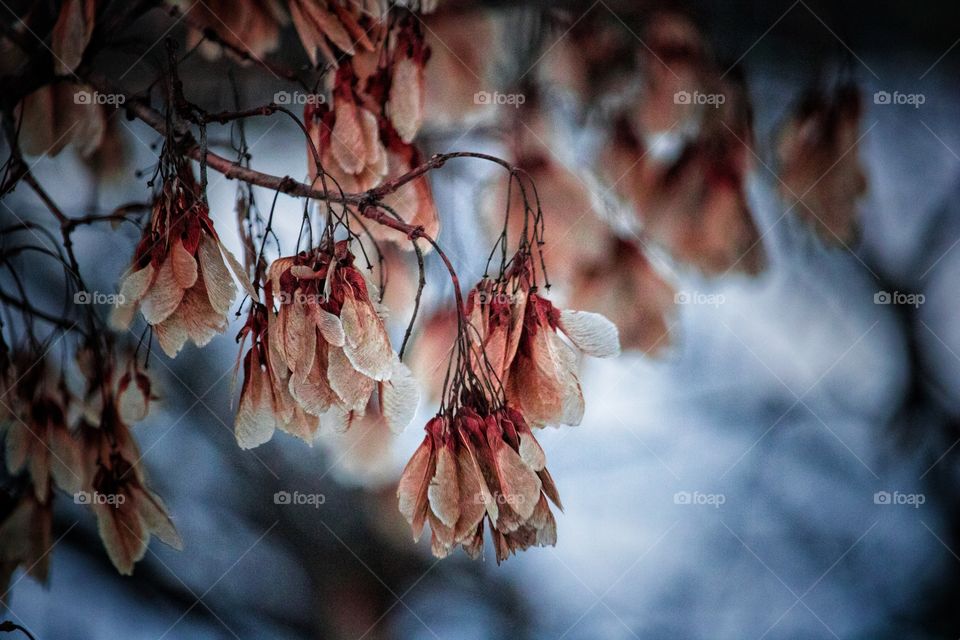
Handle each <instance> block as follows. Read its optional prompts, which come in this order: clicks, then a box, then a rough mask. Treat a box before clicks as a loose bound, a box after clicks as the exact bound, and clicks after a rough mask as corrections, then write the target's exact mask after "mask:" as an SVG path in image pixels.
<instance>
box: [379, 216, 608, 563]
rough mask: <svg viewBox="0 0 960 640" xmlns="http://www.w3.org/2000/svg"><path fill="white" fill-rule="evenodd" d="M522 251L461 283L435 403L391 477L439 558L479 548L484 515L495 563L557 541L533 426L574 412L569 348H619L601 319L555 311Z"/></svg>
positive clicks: (577, 396)
mask: <svg viewBox="0 0 960 640" xmlns="http://www.w3.org/2000/svg"><path fill="white" fill-rule="evenodd" d="M535 236H536V234H535V233H534V237H535ZM521 247H523V248H522V249H521V251H520V252H519V253H518V254H517V255H516V256H514V258H513V259H512V260H511V261H510V264H509V265H502V267H501V275H500V276H499V277H498V278H496V279H491V278H485V279H483V280H482V281H481V282H479V283H478V284H477V285H476V286H475V287H474V288H473V289H472V290H471V291H470V293H469V295H468V297H467V301H466V305H465V309H464V314H463V315H462V316H461V317H460V318H459V322H460V325H459V327H460V329H459V332H458V338H457V349H456V351H455V352H454V353H453V354H452V356H451V368H452V369H453V373H452V375H451V372H450V371H449V370H448V374H447V379H446V380H445V381H444V398H445V402H444V404H443V405H442V406H441V410H440V413H438V415H437V416H436V417H435V418H433V419H432V420H430V422H428V423H427V426H426V428H425V430H426V432H427V435H426V437H425V438H424V441H423V443H422V444H421V445H420V447H419V449H418V450H417V451H416V452H415V453H414V455H413V457H412V458H411V459H410V462H409V463H408V464H407V466H406V468H405V469H404V472H403V475H402V476H401V480H400V485H399V488H398V491H397V495H398V497H399V499H400V511H401V513H402V514H403V515H404V517H405V518H406V519H407V521H408V522H409V523H410V525H411V527H412V528H413V534H414V538H415V539H416V538H419V536H420V532H421V530H422V528H423V525H424V522H429V523H430V529H431V533H432V545H431V547H432V549H433V553H434V554H435V555H436V556H438V557H444V556H446V555H448V554H449V553H450V551H451V550H452V549H453V547H455V546H457V545H461V546H463V548H464V550H465V551H466V552H467V553H468V554H469V555H470V556H471V557H477V556H479V555H480V553H481V552H482V549H483V544H482V541H483V531H484V524H483V523H484V521H485V520H484V519H485V517H486V521H487V522H488V523H489V526H490V530H491V535H492V537H493V542H494V548H495V549H496V555H497V561H498V562H500V561H502V560H504V559H506V558H507V557H508V556H509V555H510V554H511V553H514V552H516V551H518V550H523V549H526V548H528V547H530V546H534V545H536V546H545V545H553V544H555V543H556V539H557V536H556V523H555V521H554V518H553V514H552V513H551V512H550V507H549V504H548V501H547V499H548V498H549V500H550V501H551V502H553V504H555V505H556V506H557V507H561V504H560V497H559V494H558V492H557V488H556V485H555V484H554V482H553V479H552V477H551V476H550V473H549V471H547V469H546V455H545V454H544V452H543V449H542V448H541V447H540V445H539V443H538V442H537V440H536V438H535V437H534V435H533V431H532V430H531V425H532V426H534V427H543V426H545V425H561V424H566V425H577V424H579V423H580V421H581V419H582V418H583V411H584V402H583V391H582V389H581V385H580V380H579V378H578V376H577V356H576V352H575V351H574V348H573V347H576V348H577V349H579V350H580V351H582V352H583V353H586V354H588V355H592V356H596V357H601V358H605V357H612V356H615V355H617V354H619V352H620V343H619V338H618V334H617V328H616V327H615V326H614V325H613V323H611V322H610V321H609V320H607V319H606V318H604V317H603V316H600V315H598V314H595V313H589V312H583V311H567V310H564V311H561V310H559V309H556V308H555V307H554V306H553V304H552V303H551V302H550V301H549V300H547V299H546V298H544V297H542V296H541V295H539V293H538V292H537V287H536V281H537V274H536V269H535V268H534V262H533V255H532V254H531V253H530V245H529V243H528V242H526V240H525V239H521ZM561 336H565V337H566V340H564V338H563V337H561ZM568 341H569V343H570V344H568ZM571 344H572V345H573V346H571Z"/></svg>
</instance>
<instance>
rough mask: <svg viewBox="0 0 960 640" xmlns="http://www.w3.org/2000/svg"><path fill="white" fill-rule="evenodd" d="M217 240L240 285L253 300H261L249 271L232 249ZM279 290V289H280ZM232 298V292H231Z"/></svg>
mask: <svg viewBox="0 0 960 640" xmlns="http://www.w3.org/2000/svg"><path fill="white" fill-rule="evenodd" d="M216 242H217V247H218V248H219V249H220V253H221V254H222V255H223V259H224V260H225V261H226V264H227V266H228V267H229V268H230V271H231V272H232V273H233V277H234V278H236V279H237V282H239V283H240V287H241V288H242V289H243V290H244V291H245V292H246V294H247V295H248V296H250V298H251V299H252V300H258V301H259V300H260V297H259V296H258V295H257V292H256V291H255V290H254V288H253V284H251V282H250V278H249V277H247V272H246V271H245V270H244V268H243V265H241V264H240V263H239V262H237V259H236V257H234V255H233V254H232V253H230V251H229V250H228V249H227V248H226V247H225V246H223V243H222V242H220V241H219V240H217V241H216ZM230 289H231V292H232V291H233V285H232V284H231V286H230ZM278 290H279V289H278ZM231 300H232V293H231Z"/></svg>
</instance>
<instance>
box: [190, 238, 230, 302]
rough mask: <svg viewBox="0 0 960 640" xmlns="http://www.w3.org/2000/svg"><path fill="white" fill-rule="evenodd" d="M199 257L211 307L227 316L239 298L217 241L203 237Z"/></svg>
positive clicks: (198, 252)
mask: <svg viewBox="0 0 960 640" xmlns="http://www.w3.org/2000/svg"><path fill="white" fill-rule="evenodd" d="M197 257H198V258H199V260H200V270H201V272H202V273H203V281H204V284H205V286H206V288H207V296H208V297H209V298H210V306H212V307H213V308H214V309H215V310H216V311H217V313H219V314H221V315H224V316H225V315H227V313H228V312H229V311H230V306H231V305H232V304H233V300H234V298H236V296H237V288H236V286H234V284H233V279H232V278H231V277H230V272H229V271H227V266H226V265H225V264H224V263H223V257H222V256H221V255H220V248H219V247H218V246H217V241H216V240H213V239H212V238H209V237H207V236H206V235H201V236H200V247H199V250H198V251H197Z"/></svg>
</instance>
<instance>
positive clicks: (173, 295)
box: [140, 256, 183, 325]
mask: <svg viewBox="0 0 960 640" xmlns="http://www.w3.org/2000/svg"><path fill="white" fill-rule="evenodd" d="M173 263H174V258H173V256H167V259H166V260H164V262H163V264H162V265H160V270H159V271H158V272H157V277H156V278H155V279H154V280H153V282H152V283H151V285H150V287H149V288H148V289H147V292H146V293H145V294H144V296H143V298H141V300H140V311H141V313H143V317H144V319H145V320H146V321H147V324H151V325H156V324H160V323H161V322H163V321H164V320H166V319H167V318H168V317H169V316H170V314H171V313H173V311H174V310H175V309H176V308H177V306H178V305H179V304H180V301H181V300H182V299H183V287H181V286H180V285H179V283H178V282H177V278H176V275H175V272H174V264H173Z"/></svg>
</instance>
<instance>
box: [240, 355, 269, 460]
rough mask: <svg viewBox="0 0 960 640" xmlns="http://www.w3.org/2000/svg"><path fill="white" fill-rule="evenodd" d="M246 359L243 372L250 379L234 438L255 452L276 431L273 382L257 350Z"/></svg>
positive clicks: (243, 391) (242, 399)
mask: <svg viewBox="0 0 960 640" xmlns="http://www.w3.org/2000/svg"><path fill="white" fill-rule="evenodd" d="M247 358H248V361H247V366H246V367H244V368H245V370H246V371H245V373H246V375H247V376H248V379H247V380H244V382H243V390H242V391H241V392H240V405H239V407H238V408H237V415H236V418H235V419H234V434H235V435H236V438H237V444H239V445H240V448H241V449H252V448H253V447H258V446H260V445H261V444H263V443H264V442H267V441H268V440H270V438H271V437H273V432H274V430H275V429H276V427H277V417H276V415H275V414H274V406H273V397H272V391H271V389H270V388H269V387H270V382H269V380H268V379H267V376H266V372H265V371H262V370H261V369H260V359H259V357H258V356H257V349H256V348H251V349H250V352H249V353H248V354H247Z"/></svg>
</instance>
